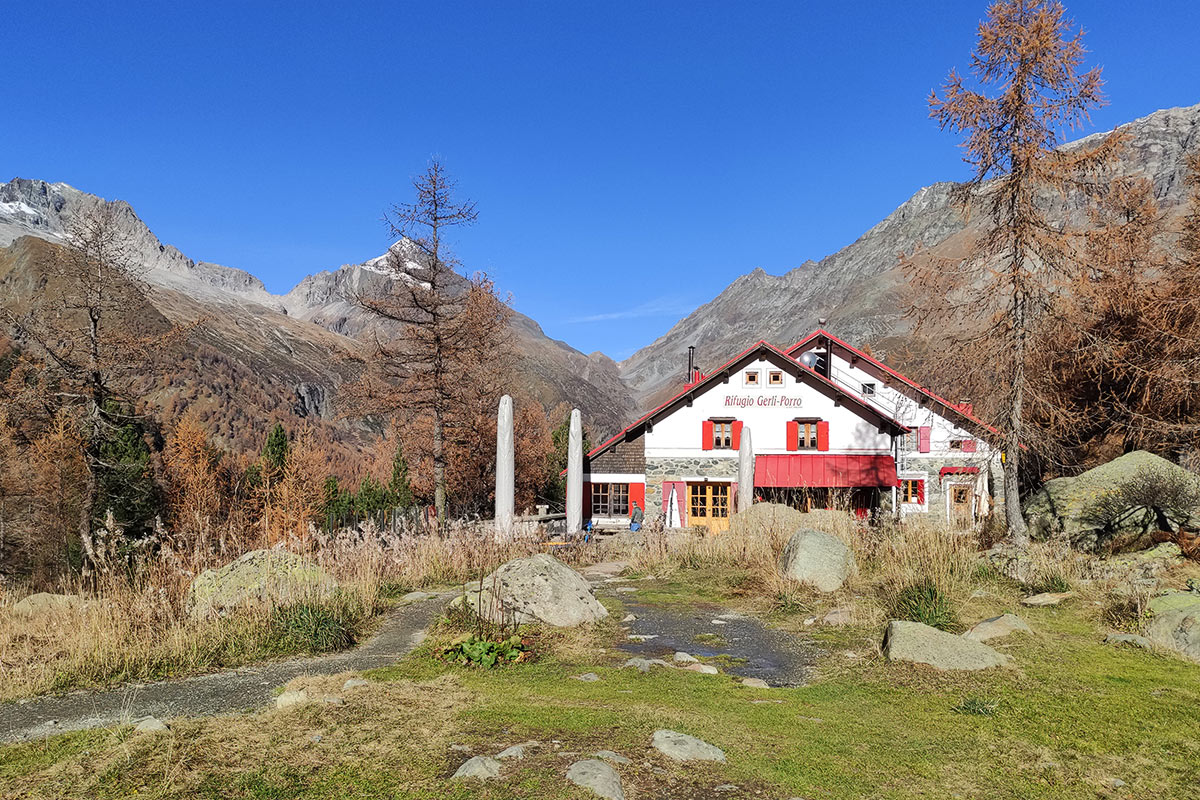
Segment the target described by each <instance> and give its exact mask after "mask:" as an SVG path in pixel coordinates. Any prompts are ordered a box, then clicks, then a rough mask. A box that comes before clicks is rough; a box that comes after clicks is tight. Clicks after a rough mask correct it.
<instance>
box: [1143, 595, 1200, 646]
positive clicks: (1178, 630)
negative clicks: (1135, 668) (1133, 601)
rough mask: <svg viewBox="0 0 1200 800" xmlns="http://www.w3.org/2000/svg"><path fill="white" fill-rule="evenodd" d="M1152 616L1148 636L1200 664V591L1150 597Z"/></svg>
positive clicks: (1158, 643) (1147, 627)
mask: <svg viewBox="0 0 1200 800" xmlns="http://www.w3.org/2000/svg"><path fill="white" fill-rule="evenodd" d="M1149 608H1150V611H1151V613H1152V615H1153V616H1151V618H1150V624H1148V625H1147V626H1146V637H1147V638H1148V639H1150V641H1152V642H1154V643H1155V644H1157V645H1159V646H1161V647H1165V648H1168V649H1170V650H1174V651H1175V652H1177V653H1179V654H1180V655H1182V656H1184V657H1185V658H1190V659H1191V660H1192V661H1200V592H1168V593H1166V594H1161V595H1159V596H1157V597H1152V598H1150V604H1149Z"/></svg>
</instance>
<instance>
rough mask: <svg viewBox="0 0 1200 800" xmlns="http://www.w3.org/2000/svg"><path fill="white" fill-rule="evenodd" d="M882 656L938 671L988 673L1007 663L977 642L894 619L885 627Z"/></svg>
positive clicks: (997, 653)
mask: <svg viewBox="0 0 1200 800" xmlns="http://www.w3.org/2000/svg"><path fill="white" fill-rule="evenodd" d="M883 654H884V656H885V657H887V659H888V661H908V662H911V663H913V664H928V665H929V666H931V667H934V668H936V669H940V670H980V669H990V668H992V667H1003V666H1005V665H1006V664H1008V662H1009V659H1008V657H1007V656H1005V655H1003V654H1002V653H999V652H997V651H996V650H993V649H992V648H990V647H988V646H987V645H986V644H983V643H981V642H976V641H972V640H971V639H967V638H964V637H962V636H955V635H954V634H952V633H946V632H945V631H939V630H938V629H937V628H933V627H930V626H929V625H925V624H923V623H920V622H907V621H904V620H897V619H894V620H892V621H891V622H889V623H888V627H887V633H886V634H885V636H884V640H883Z"/></svg>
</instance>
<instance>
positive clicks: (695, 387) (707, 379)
mask: <svg viewBox="0 0 1200 800" xmlns="http://www.w3.org/2000/svg"><path fill="white" fill-rule="evenodd" d="M760 351H762V352H766V353H772V354H774V355H776V356H778V357H779V358H781V359H783V360H784V361H786V362H787V363H789V364H791V365H794V366H797V367H799V368H800V369H801V370H803V371H804V373H805V374H806V375H807V376H808V377H810V378H816V380H817V383H820V384H822V385H824V386H825V387H826V388H828V389H831V390H833V391H834V392H836V393H837V394H838V395H840V396H842V397H844V398H846V399H848V400H850V401H851V402H852V403H853V404H854V405H856V406H858V407H859V409H860V410H863V411H866V412H867V413H868V414H870V415H871V416H873V417H875V418H877V419H879V420H880V421H881V422H886V423H888V424H889V425H891V426H893V427H894V428H895V429H896V430H897V431H899V432H900V433H906V432H907V431H908V428H907V427H906V426H905V425H902V424H901V423H900V422H898V421H897V420H895V419H893V418H891V417H889V416H887V415H886V414H884V413H883V412H882V411H880V410H879V409H877V408H875V407H874V406H872V405H871V404H870V403H868V402H867V401H866V400H863V399H862V398H861V397H859V396H858V395H856V394H854V393H853V392H849V391H847V390H846V388H845V387H844V386H840V385H839V384H836V383H834V382H833V381H831V380H829V379H828V378H826V377H825V376H824V375H822V374H820V373H819V372H816V371H815V370H813V369H811V368H809V367H806V366H804V365H803V364H801V363H800V362H799V361H797V360H796V359H794V358H792V357H791V356H789V355H788V354H787V353H785V352H783V351H782V350H780V349H779V348H778V347H775V346H774V345H772V344H770V343H769V342H767V341H765V340H762V339H760V340H759V341H757V342H755V343H754V344H753V345H751V346H750V347H748V348H746V349H745V350H743V351H742V352H740V353H738V354H737V355H736V356H734V357H733V358H731V359H729V360H728V361H726V362H725V363H724V364H722V365H721V366H719V367H717V368H716V369H715V370H713V371H712V372H710V373H708V374H707V375H705V376H704V377H703V378H701V379H700V380H699V381H697V382H696V383H692V384H688V385H686V386H684V387H683V389H681V390H680V391H679V392H678V393H676V394H675V396H674V397H672V398H671V399H670V400H667V401H666V402H664V403H662V404H660V405H659V406H657V407H656V408H655V409H654V410H652V411H650V412H648V413H646V414H643V415H642V416H640V417H638V418H637V420H635V421H634V422H632V423H631V424H629V425H628V426H626V427H625V428H624V429H622V430H621V431H620V432H619V433H617V434H616V435H615V436H612V437H610V438H609V439H608V440H607V441H605V442H604V443H603V444H601V445H598V446H597V447H594V448H592V450H591V452H589V453H588V454H587V456H588V458H592V457H593V456H598V455H600V454H601V453H603V452H604V451H606V450H608V449H609V448H610V447H612V446H613V445H615V444H616V443H617V442H619V441H621V440H622V439H624V438H625V437H626V435H627V434H629V433H630V432H631V431H633V430H635V429H637V428H638V427H640V426H642V425H644V424H645V423H646V422H647V421H649V420H650V419H651V418H653V417H654V416H655V415H656V414H658V413H659V412H661V411H663V410H664V409H666V408H669V407H670V406H671V405H673V404H675V403H677V402H679V401H680V400H682V399H683V398H684V397H686V396H687V395H689V394H692V393H695V392H697V391H699V390H701V389H704V388H705V387H707V386H708V385H709V384H711V383H712V382H713V381H718V380H724V373H725V371H726V370H728V369H732V367H733V365H734V364H737V363H738V362H739V361H742V360H743V359H745V358H746V357H747V356H750V355H752V354H754V353H756V352H760Z"/></svg>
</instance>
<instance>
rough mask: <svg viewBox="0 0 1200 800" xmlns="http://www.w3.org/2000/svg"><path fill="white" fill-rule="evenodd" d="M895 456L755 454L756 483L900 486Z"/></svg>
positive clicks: (768, 484) (803, 485)
mask: <svg viewBox="0 0 1200 800" xmlns="http://www.w3.org/2000/svg"><path fill="white" fill-rule="evenodd" d="M899 483H900V482H899V480H897V478H896V459H894V458H892V457H891V456H878V455H822V454H813V453H801V454H788V455H767V456H755V457H754V485H755V486H769V487H813V488H831V489H851V488H854V487H860V486H878V487H891V486H898V485H899Z"/></svg>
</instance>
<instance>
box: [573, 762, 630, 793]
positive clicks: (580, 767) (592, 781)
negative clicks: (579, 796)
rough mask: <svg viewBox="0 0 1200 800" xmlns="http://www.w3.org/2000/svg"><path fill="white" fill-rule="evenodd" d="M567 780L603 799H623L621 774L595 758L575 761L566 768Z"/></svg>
mask: <svg viewBox="0 0 1200 800" xmlns="http://www.w3.org/2000/svg"><path fill="white" fill-rule="evenodd" d="M567 780H568V781H570V782H571V783H573V784H575V785H576V786H582V787H583V788H584V789H589V790H591V792H592V793H593V794H595V795H597V796H599V797H603V798H604V799H605V800H625V791H624V789H622V788H621V776H620V775H618V774H617V771H616V770H615V769H613V768H612V767H611V766H610V765H608V764H606V763H605V762H603V761H601V760H599V759H596V758H585V759H584V760H583V761H576V762H575V763H574V764H572V765H571V766H570V767H569V768H568V769H567Z"/></svg>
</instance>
